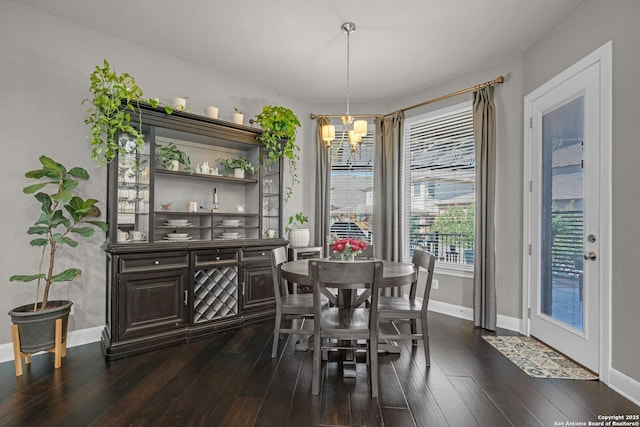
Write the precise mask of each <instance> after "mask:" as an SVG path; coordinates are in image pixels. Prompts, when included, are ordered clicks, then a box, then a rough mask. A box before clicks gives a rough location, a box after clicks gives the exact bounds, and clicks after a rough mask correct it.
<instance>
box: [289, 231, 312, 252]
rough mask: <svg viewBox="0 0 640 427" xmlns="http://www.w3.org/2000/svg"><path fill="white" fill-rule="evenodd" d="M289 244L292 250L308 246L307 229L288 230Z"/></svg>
mask: <svg viewBox="0 0 640 427" xmlns="http://www.w3.org/2000/svg"><path fill="white" fill-rule="evenodd" d="M289 244H290V245H291V247H294V248H306V247H307V246H309V229H308V228H292V229H291V230H289Z"/></svg>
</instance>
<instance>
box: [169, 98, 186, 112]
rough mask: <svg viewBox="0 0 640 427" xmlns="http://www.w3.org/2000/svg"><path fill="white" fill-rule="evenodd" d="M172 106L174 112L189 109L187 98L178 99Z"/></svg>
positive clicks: (174, 100) (175, 99)
mask: <svg viewBox="0 0 640 427" xmlns="http://www.w3.org/2000/svg"><path fill="white" fill-rule="evenodd" d="M171 105H172V106H173V109H174V110H178V111H184V110H185V108H187V100H186V98H179V97H176V98H173V100H171Z"/></svg>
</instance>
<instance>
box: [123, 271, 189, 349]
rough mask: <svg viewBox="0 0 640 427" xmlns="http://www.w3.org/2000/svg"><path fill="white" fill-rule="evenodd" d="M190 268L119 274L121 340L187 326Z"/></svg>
mask: <svg viewBox="0 0 640 427" xmlns="http://www.w3.org/2000/svg"><path fill="white" fill-rule="evenodd" d="M188 277H189V270H188V269H186V268H184V269H179V270H166V271H158V272H151V271H147V272H139V273H128V274H121V275H120V279H119V283H118V286H119V288H120V301H119V313H120V314H119V335H120V340H127V339H131V338H135V337H141V336H146V335H151V334H155V333H159V332H165V331H168V330H173V329H179V328H184V327H186V322H185V304H188V295H186V294H185V292H188V291H187V286H186V283H187V280H188Z"/></svg>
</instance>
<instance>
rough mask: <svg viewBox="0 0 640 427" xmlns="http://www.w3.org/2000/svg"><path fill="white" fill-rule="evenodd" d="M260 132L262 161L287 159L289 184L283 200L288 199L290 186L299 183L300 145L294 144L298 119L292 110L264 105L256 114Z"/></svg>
mask: <svg viewBox="0 0 640 427" xmlns="http://www.w3.org/2000/svg"><path fill="white" fill-rule="evenodd" d="M256 122H258V124H260V127H261V128H262V133H261V134H260V135H259V136H258V137H257V139H258V140H259V141H261V142H262V143H263V144H264V147H265V153H266V158H265V160H264V163H265V164H266V165H269V164H271V163H276V162H277V161H278V160H280V159H285V158H286V159H287V160H288V161H289V174H290V175H291V185H290V186H288V187H287V188H286V190H285V195H284V202H285V203H286V202H287V201H289V198H290V197H291V194H292V193H293V189H292V187H293V186H294V185H295V184H297V183H300V180H299V179H298V170H297V161H298V160H300V158H299V157H298V153H297V152H298V151H300V147H298V145H296V132H297V128H298V127H300V120H299V119H298V117H297V116H296V115H295V114H294V113H293V111H292V110H290V109H289V108H285V107H280V106H276V105H265V106H264V107H262V112H261V113H260V114H258V115H257V116H256Z"/></svg>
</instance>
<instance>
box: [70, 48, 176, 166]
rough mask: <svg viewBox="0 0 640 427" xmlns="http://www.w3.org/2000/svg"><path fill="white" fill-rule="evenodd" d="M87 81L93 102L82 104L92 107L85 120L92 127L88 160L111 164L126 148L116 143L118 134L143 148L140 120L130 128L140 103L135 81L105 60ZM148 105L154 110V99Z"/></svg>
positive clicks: (140, 92)
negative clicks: (115, 69) (126, 135)
mask: <svg viewBox="0 0 640 427" xmlns="http://www.w3.org/2000/svg"><path fill="white" fill-rule="evenodd" d="M89 80H90V81H91V86H90V87H89V91H90V92H91V93H92V94H93V99H91V100H89V99H85V100H84V101H82V103H83V104H84V103H85V102H89V103H90V104H91V106H90V107H89V108H88V109H87V113H88V116H87V118H86V119H85V120H84V122H85V124H87V125H89V126H91V135H90V137H89V143H90V144H91V145H92V147H93V148H92V150H91V158H93V160H94V161H95V162H96V163H98V164H99V165H102V164H105V163H109V162H111V161H112V160H113V159H114V158H115V157H116V155H117V154H124V153H126V152H127V150H126V149H125V147H123V146H121V145H120V143H119V141H117V140H116V135H118V132H123V133H127V134H129V136H130V138H131V139H133V140H135V143H136V147H137V148H138V149H140V148H142V145H143V143H144V139H143V135H142V131H141V126H142V124H141V123H142V121H141V120H138V125H137V127H134V126H132V125H131V114H132V113H135V112H136V111H137V112H138V114H140V115H141V113H140V109H139V102H140V101H141V100H142V89H140V87H139V86H138V85H137V84H136V82H135V80H134V78H133V77H132V76H131V75H129V74H128V73H122V74H118V73H116V72H115V71H114V70H112V69H111V66H110V65H109V62H108V61H107V60H106V59H105V60H104V62H103V64H102V66H99V65H96V68H95V70H94V71H93V73H91V75H90V76H89ZM147 102H148V103H149V104H151V105H152V106H154V107H156V106H157V105H158V102H157V101H155V100H150V101H147ZM154 104H155V105H154ZM167 113H169V112H167Z"/></svg>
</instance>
